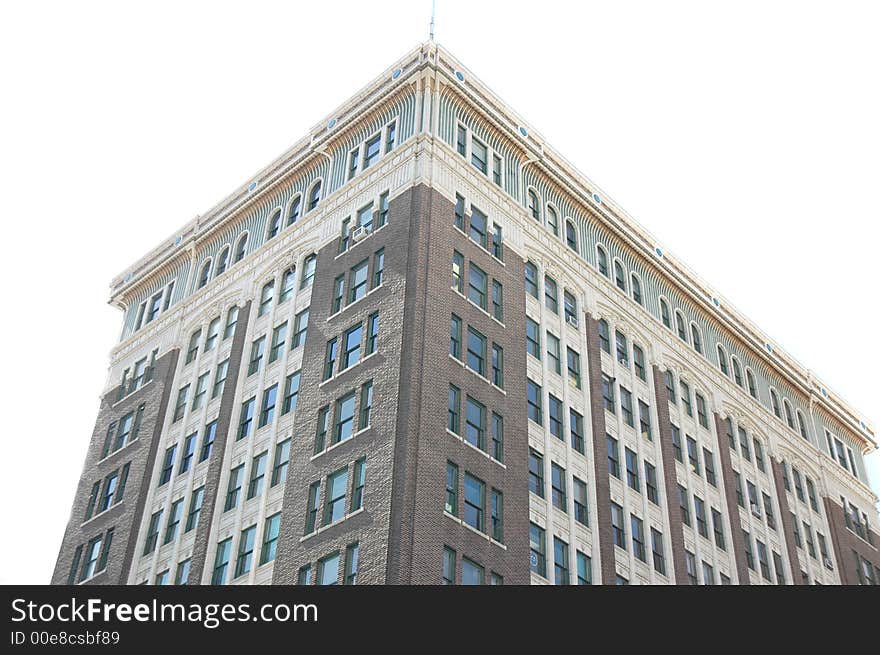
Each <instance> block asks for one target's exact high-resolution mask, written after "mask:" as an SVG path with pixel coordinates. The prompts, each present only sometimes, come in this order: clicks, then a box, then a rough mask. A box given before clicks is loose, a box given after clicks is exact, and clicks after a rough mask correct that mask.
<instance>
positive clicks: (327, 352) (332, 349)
mask: <svg viewBox="0 0 880 655" xmlns="http://www.w3.org/2000/svg"><path fill="white" fill-rule="evenodd" d="M338 350H339V342H338V340H337V339H335V338H333V339H330V341H328V342H327V346H326V347H325V349H324V377H323V379H324V380H329V379H330V378H332V377H333V371H334V370H335V369H336V357H337V356H338V354H339V353H338Z"/></svg>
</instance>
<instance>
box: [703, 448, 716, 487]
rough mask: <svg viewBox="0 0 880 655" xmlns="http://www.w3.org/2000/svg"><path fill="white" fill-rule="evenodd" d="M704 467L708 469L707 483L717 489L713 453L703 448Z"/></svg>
mask: <svg viewBox="0 0 880 655" xmlns="http://www.w3.org/2000/svg"><path fill="white" fill-rule="evenodd" d="M703 467H704V468H705V469H706V482H708V483H709V484H711V485H712V486H713V487H717V486H718V483H717V480H716V478H715V458H714V457H713V456H712V451H711V450H709V449H708V448H703Z"/></svg>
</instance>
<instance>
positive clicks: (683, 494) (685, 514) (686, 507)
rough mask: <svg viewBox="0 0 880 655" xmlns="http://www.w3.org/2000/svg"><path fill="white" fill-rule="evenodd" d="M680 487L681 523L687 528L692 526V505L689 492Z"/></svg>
mask: <svg viewBox="0 0 880 655" xmlns="http://www.w3.org/2000/svg"><path fill="white" fill-rule="evenodd" d="M677 486H678V507H679V509H680V510H681V522H682V523H684V524H685V525H687V526H690V524H691V509H690V503H689V502H688V492H687V489H685V488H684V487H682V486H681V485H677Z"/></svg>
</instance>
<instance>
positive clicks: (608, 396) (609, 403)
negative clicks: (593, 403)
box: [602, 373, 617, 414]
mask: <svg viewBox="0 0 880 655" xmlns="http://www.w3.org/2000/svg"><path fill="white" fill-rule="evenodd" d="M602 401H603V404H604V405H605V409H606V410H607V411H609V412H611V413H612V414H615V413H617V407H616V406H615V404H614V382H613V381H612V380H611V378H609V377H608V376H607V375H605V374H604V373H603V374H602Z"/></svg>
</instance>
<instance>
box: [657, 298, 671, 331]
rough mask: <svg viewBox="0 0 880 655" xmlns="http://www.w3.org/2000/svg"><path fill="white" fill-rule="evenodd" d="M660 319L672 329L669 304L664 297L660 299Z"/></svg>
mask: <svg viewBox="0 0 880 655" xmlns="http://www.w3.org/2000/svg"><path fill="white" fill-rule="evenodd" d="M660 320H661V321H662V322H663V325H664V326H666V327H667V328H669V329H670V330H671V329H672V319H671V318H670V314H669V304H668V303H667V302H666V301H665V300H664V299H663V298H661V299H660Z"/></svg>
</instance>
